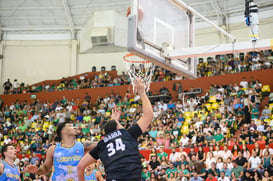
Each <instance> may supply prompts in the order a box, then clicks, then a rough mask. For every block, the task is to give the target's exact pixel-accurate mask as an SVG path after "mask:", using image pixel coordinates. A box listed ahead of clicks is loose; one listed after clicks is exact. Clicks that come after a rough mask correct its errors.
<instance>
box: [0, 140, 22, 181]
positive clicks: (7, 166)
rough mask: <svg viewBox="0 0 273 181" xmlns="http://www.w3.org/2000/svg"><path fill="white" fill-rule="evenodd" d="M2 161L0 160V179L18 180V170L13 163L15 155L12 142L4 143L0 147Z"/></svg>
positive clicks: (0, 180)
mask: <svg viewBox="0 0 273 181" xmlns="http://www.w3.org/2000/svg"><path fill="white" fill-rule="evenodd" d="M1 155H2V158H4V160H3V161H0V181H7V180H8V181H20V180H21V178H20V171H19V168H18V167H17V166H15V165H14V161H15V159H16V157H17V155H16V150H15V148H14V146H13V145H12V144H6V145H4V146H3V147H2V149H1Z"/></svg>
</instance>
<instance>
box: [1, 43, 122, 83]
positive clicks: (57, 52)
mask: <svg viewBox="0 0 273 181" xmlns="http://www.w3.org/2000/svg"><path fill="white" fill-rule="evenodd" d="M72 45H73V46H72ZM75 46H76V45H75V42H74V43H73V44H72V42H71V41H69V40H63V41H6V42H5V48H4V51H3V54H4V58H3V60H2V61H3V67H1V60H0V70H2V71H3V72H2V75H3V78H2V77H1V79H2V80H1V81H2V82H1V85H2V84H3V82H5V81H6V80H7V79H8V78H9V79H10V80H12V81H13V80H14V79H18V81H19V82H25V83H27V84H32V83H37V82H40V81H43V80H52V79H60V78H62V77H66V76H71V75H75V74H79V73H84V72H90V71H91V69H92V67H93V66H96V67H97V70H98V71H99V70H100V69H101V66H105V67H106V70H111V66H112V65H115V66H116V67H117V69H118V70H119V73H121V72H122V71H124V70H125V67H124V64H123V61H122V60H123V56H124V55H125V54H127V52H118V53H104V54H78V53H77V48H75Z"/></svg>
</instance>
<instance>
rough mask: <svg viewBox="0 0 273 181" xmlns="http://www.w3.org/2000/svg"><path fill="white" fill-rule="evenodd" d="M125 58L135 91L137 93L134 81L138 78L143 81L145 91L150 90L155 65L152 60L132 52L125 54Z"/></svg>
mask: <svg viewBox="0 0 273 181" xmlns="http://www.w3.org/2000/svg"><path fill="white" fill-rule="evenodd" d="M123 60H124V61H123V62H124V65H125V67H126V70H127V73H128V75H129V77H130V83H131V84H132V85H133V93H136V90H135V82H134V81H133V80H135V79H136V78H140V79H141V80H142V81H143V84H144V87H145V91H146V92H148V91H149V89H150V83H151V81H152V76H153V74H154V69H155V65H154V64H153V63H152V62H150V61H148V60H145V59H143V58H141V57H139V56H136V55H134V54H131V53H129V54H127V55H125V56H124V57H123Z"/></svg>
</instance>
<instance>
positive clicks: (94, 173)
mask: <svg viewBox="0 0 273 181" xmlns="http://www.w3.org/2000/svg"><path fill="white" fill-rule="evenodd" d="M84 178H85V181H103V177H102V176H101V174H100V172H99V171H98V170H96V169H95V163H92V164H90V165H89V166H88V167H87V168H86V170H85V174H84Z"/></svg>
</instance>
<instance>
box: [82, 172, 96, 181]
mask: <svg viewBox="0 0 273 181" xmlns="http://www.w3.org/2000/svg"><path fill="white" fill-rule="evenodd" d="M96 172H97V170H93V172H92V173H91V174H90V175H88V176H87V175H86V174H84V179H85V181H97V179H96Z"/></svg>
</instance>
